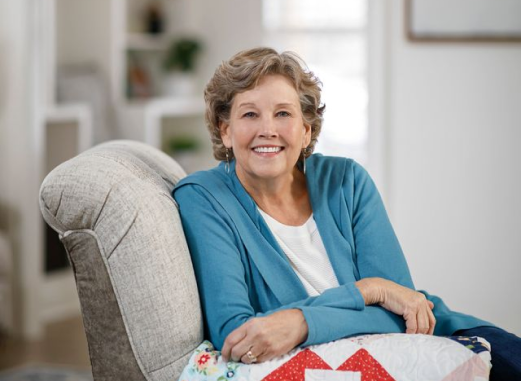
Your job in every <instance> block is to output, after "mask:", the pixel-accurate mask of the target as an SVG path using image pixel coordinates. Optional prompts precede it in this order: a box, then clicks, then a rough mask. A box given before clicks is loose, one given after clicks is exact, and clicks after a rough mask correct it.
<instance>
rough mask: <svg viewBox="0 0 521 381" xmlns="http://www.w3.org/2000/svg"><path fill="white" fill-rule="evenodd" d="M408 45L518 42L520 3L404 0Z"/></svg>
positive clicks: (512, 0)
mask: <svg viewBox="0 0 521 381" xmlns="http://www.w3.org/2000/svg"><path fill="white" fill-rule="evenodd" d="M405 11H406V14H405V23H406V33H407V36H408V38H409V40H411V41H447V42H450V41H469V42H473V41H475V42H487V41H490V42H492V41H500V42H509V41H512V42H521V0H405Z"/></svg>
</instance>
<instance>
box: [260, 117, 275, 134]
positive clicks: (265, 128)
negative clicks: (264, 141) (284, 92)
mask: <svg viewBox="0 0 521 381" xmlns="http://www.w3.org/2000/svg"><path fill="white" fill-rule="evenodd" d="M277 136H278V133H277V126H276V123H275V121H274V120H273V119H272V118H266V119H265V120H263V121H262V125H261V128H260V130H259V137H263V138H274V137H277Z"/></svg>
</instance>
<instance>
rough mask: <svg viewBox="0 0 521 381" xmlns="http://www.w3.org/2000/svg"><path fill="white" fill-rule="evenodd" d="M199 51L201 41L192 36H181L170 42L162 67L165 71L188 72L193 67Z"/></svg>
mask: <svg viewBox="0 0 521 381" xmlns="http://www.w3.org/2000/svg"><path fill="white" fill-rule="evenodd" d="M200 51H201V43H200V42H199V41H198V40H196V39H192V38H182V39H179V40H176V41H174V42H172V44H171V45H170V48H169V49H168V50H167V52H166V57H165V61H164V63H163V67H164V68H165V70H167V71H171V70H180V71H184V72H190V71H193V70H194V69H195V61H196V58H197V54H198V53H199V52H200Z"/></svg>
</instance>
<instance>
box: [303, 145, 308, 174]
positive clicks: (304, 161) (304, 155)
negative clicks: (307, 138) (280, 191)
mask: <svg viewBox="0 0 521 381" xmlns="http://www.w3.org/2000/svg"><path fill="white" fill-rule="evenodd" d="M306 151H307V149H306V148H304V149H303V150H302V173H303V174H306Z"/></svg>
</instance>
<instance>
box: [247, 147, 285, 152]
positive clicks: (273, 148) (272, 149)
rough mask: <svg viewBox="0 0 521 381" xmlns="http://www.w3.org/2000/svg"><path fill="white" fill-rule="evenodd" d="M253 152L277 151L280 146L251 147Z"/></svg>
mask: <svg viewBox="0 0 521 381" xmlns="http://www.w3.org/2000/svg"><path fill="white" fill-rule="evenodd" d="M253 150H254V151H255V152H260V153H266V152H279V151H280V150H281V148H280V147H255V148H254V149H253Z"/></svg>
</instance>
